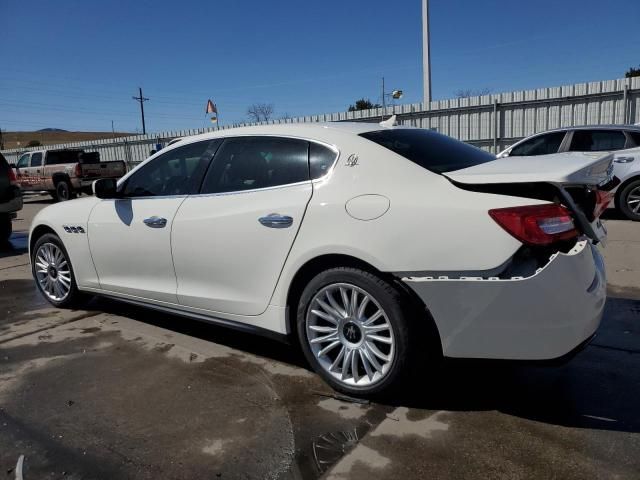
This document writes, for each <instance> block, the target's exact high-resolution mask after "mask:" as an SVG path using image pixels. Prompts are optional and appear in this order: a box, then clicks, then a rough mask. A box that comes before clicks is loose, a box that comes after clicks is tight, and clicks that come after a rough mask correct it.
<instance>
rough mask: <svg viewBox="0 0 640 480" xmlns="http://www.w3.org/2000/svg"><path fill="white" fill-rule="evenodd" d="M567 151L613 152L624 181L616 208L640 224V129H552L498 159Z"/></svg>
mask: <svg viewBox="0 0 640 480" xmlns="http://www.w3.org/2000/svg"><path fill="white" fill-rule="evenodd" d="M565 152H598V153H603V152H605V153H606V152H612V153H613V154H614V160H613V173H614V175H615V176H616V177H618V178H619V179H620V182H621V183H620V185H619V186H618V188H617V189H616V190H615V197H614V205H615V207H616V208H617V209H618V210H619V211H620V212H622V214H623V215H624V216H626V217H627V218H629V219H630V220H634V221H640V127H639V126H635V125H599V126H588V127H569V128H560V129H556V130H550V131H548V132H544V133H538V134H536V135H532V136H530V137H527V138H525V139H524V140H520V141H519V142H517V143H515V144H513V145H512V146H510V147H509V148H507V149H505V150H503V151H502V152H500V153H499V154H498V157H518V156H531V155H548V154H552V153H565ZM559 158H562V157H559Z"/></svg>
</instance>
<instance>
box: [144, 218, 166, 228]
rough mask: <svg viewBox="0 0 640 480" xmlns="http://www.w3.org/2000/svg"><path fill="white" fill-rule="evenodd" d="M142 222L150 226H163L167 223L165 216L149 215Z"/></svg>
mask: <svg viewBox="0 0 640 480" xmlns="http://www.w3.org/2000/svg"><path fill="white" fill-rule="evenodd" d="M144 224H145V225H146V226H147V227H151V228H164V227H166V225H167V219H166V218H160V217H149V218H145V219H144Z"/></svg>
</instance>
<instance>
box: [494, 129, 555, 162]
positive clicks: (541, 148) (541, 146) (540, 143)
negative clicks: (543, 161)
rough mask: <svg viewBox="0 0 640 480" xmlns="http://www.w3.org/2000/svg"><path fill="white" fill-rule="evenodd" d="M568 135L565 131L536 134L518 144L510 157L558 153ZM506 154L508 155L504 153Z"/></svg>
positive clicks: (510, 152)
mask: <svg viewBox="0 0 640 480" xmlns="http://www.w3.org/2000/svg"><path fill="white" fill-rule="evenodd" d="M565 135H566V132H565V131H559V132H549V133H545V134H542V135H536V136H535V137H533V138H530V139H528V140H525V141H523V142H521V143H518V144H516V145H515V146H514V147H513V148H512V149H511V150H510V151H509V152H508V156H509V157H521V156H532V155H548V154H551V153H558V151H559V150H560V146H561V145H562V141H563V140H564V137H565ZM503 156H506V155H503Z"/></svg>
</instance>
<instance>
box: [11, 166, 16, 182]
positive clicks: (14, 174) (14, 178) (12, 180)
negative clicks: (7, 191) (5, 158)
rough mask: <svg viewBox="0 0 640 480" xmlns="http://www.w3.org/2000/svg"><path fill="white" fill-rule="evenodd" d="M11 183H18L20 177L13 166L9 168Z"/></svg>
mask: <svg viewBox="0 0 640 480" xmlns="http://www.w3.org/2000/svg"><path fill="white" fill-rule="evenodd" d="M9 183H18V177H16V171H15V170H14V169H13V167H11V168H9Z"/></svg>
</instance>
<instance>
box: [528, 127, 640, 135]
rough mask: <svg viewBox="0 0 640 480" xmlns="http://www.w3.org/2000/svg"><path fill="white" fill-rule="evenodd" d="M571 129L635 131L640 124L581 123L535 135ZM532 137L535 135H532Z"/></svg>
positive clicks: (637, 130)
mask: <svg viewBox="0 0 640 480" xmlns="http://www.w3.org/2000/svg"><path fill="white" fill-rule="evenodd" d="M570 130H633V131H635V132H640V126H638V125H615V124H607V125H579V126H575V127H561V128H554V129H551V130H545V131H544V132H540V133H539V134H538V133H536V134H535V135H540V134H543V133H552V132H568V131H570ZM531 136H532V137H533V136H534V135H531Z"/></svg>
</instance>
